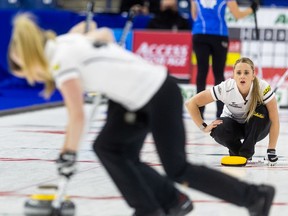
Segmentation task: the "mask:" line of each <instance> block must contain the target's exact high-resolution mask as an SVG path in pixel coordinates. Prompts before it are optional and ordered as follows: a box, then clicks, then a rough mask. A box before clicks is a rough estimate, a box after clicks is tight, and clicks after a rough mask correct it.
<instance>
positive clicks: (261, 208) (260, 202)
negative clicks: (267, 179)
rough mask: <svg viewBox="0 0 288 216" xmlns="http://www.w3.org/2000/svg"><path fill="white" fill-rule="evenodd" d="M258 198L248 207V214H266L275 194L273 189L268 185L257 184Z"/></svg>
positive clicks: (261, 215) (258, 215)
mask: <svg viewBox="0 0 288 216" xmlns="http://www.w3.org/2000/svg"><path fill="white" fill-rule="evenodd" d="M258 194H259V195H258V199H257V200H256V201H255V202H254V203H253V204H252V205H251V206H249V207H248V211H249V214H250V216H268V215H269V211H270V208H271V205H272V202H273V198H274V195H275V189H274V187H272V186H269V185H260V186H258Z"/></svg>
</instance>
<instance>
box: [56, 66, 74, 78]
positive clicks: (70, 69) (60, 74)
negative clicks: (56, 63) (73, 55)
mask: <svg viewBox="0 0 288 216" xmlns="http://www.w3.org/2000/svg"><path fill="white" fill-rule="evenodd" d="M71 72H77V73H79V71H78V70H77V69H76V68H69V69H66V70H63V71H61V72H59V73H58V74H57V75H56V79H58V78H59V77H61V76H64V75H66V74H67V73H71Z"/></svg>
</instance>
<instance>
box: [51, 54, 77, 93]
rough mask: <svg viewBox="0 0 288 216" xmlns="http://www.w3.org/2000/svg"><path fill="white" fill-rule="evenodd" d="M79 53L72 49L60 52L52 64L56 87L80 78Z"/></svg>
mask: <svg viewBox="0 0 288 216" xmlns="http://www.w3.org/2000/svg"><path fill="white" fill-rule="evenodd" d="M76 53H77V52H75V50H71V49H63V50H58V53H57V54H56V55H55V57H54V59H53V60H52V62H51V70H52V75H53V77H54V80H55V83H56V87H57V88H59V87H60V86H61V85H62V84H63V83H64V82H65V81H67V80H69V79H76V78H78V77H80V70H79V61H78V59H77V54H76Z"/></svg>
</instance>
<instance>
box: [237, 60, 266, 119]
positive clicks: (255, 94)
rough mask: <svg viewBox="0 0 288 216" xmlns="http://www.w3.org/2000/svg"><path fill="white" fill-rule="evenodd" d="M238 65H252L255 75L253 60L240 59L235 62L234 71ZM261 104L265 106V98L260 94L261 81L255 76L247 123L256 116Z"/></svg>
mask: <svg viewBox="0 0 288 216" xmlns="http://www.w3.org/2000/svg"><path fill="white" fill-rule="evenodd" d="M238 63H246V64H248V65H250V66H251V68H252V71H253V73H255V67H254V63H253V61H252V60H251V59H249V58H246V57H243V58H240V59H238V60H237V61H236V62H235V64H234V67H233V69H235V67H236V65H237V64H238ZM259 104H263V97H262V94H261V92H260V85H259V80H258V78H257V77H256V76H255V79H254V80H253V89H252V93H251V103H250V106H249V109H248V112H247V113H245V114H246V115H247V117H246V119H245V121H247V122H248V121H249V119H250V118H251V117H252V116H253V114H254V112H255V110H256V107H257V106H258V105H259Z"/></svg>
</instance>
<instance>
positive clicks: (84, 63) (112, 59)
mask: <svg viewBox="0 0 288 216" xmlns="http://www.w3.org/2000/svg"><path fill="white" fill-rule="evenodd" d="M94 61H95V62H99V61H105V62H129V63H131V61H130V60H129V61H127V60H125V59H118V58H111V57H103V56H100V57H92V58H89V59H86V60H84V61H83V65H88V64H90V63H92V62H94Z"/></svg>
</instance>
